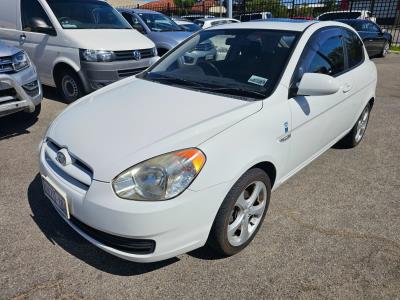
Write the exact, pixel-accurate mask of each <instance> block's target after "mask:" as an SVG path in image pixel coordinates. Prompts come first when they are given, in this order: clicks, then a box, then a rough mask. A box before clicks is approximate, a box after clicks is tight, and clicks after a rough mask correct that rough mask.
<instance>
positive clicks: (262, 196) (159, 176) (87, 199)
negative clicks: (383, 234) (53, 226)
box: [40, 22, 377, 262]
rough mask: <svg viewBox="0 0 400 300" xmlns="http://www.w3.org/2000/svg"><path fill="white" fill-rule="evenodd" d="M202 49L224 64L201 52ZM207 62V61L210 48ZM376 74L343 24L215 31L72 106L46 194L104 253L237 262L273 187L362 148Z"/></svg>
mask: <svg viewBox="0 0 400 300" xmlns="http://www.w3.org/2000/svg"><path fill="white" fill-rule="evenodd" d="M203 45H206V47H209V46H210V45H212V47H214V48H215V55H207V54H205V55H204V56H203V57H200V56H197V59H196V61H195V62H193V61H188V57H192V56H191V53H192V52H194V51H198V49H202V47H203ZM204 53H207V52H204ZM376 82H377V74H376V68H375V65H374V63H373V62H371V61H370V60H369V58H368V55H367V53H366V50H365V48H364V46H363V44H362V42H361V40H360V37H359V36H358V34H357V33H356V32H355V31H354V30H353V29H352V28H351V27H350V26H348V25H346V24H343V23H336V22H302V23H293V22H292V23H291V22H255V23H242V24H229V25H223V26H218V27H214V28H210V29H207V30H203V31H200V32H198V33H196V34H194V35H193V36H192V37H191V38H189V39H188V40H186V41H185V42H184V43H182V44H181V45H179V46H178V47H176V48H175V49H174V50H173V51H170V52H168V53H167V54H166V55H165V56H164V57H163V58H162V59H161V60H159V61H158V62H157V63H155V64H154V65H153V66H151V67H150V68H149V69H148V70H146V71H145V72H142V73H141V74H139V75H136V76H135V77H130V78H126V79H124V80H122V81H119V82H117V83H114V84H112V85H110V86H107V87H105V88H103V89H101V90H98V91H96V92H94V93H92V94H90V95H88V96H85V97H83V98H81V99H80V100H78V101H77V102H75V103H73V104H72V105H70V106H69V107H68V108H67V109H66V110H65V111H64V112H62V113H61V114H60V115H59V116H58V117H57V118H56V119H55V121H54V122H53V123H52V124H51V125H50V127H49V129H48V131H47V133H46V135H45V138H44V140H43V142H42V143H41V145H40V172H41V175H42V180H43V188H44V193H45V195H46V196H47V197H48V198H49V199H50V200H51V202H52V203H53V205H54V207H55V208H56V210H57V212H58V213H59V214H60V215H61V217H62V218H63V219H64V220H65V221H66V222H67V223H68V224H69V225H70V226H71V227H72V228H73V229H74V230H76V231H77V232H78V233H79V234H80V235H82V236H83V237H84V238H85V239H87V240H88V241H89V242H91V243H93V244H94V245H96V246H97V247H99V248H101V249H103V250H105V251H107V252H109V253H111V254H114V255H116V256H119V257H121V258H124V259H128V260H132V261H137V262H152V261H159V260H163V259H167V258H170V257H174V256H176V255H179V254H182V253H185V252H188V251H191V250H193V249H196V248H199V247H202V246H204V245H206V244H207V245H208V246H210V247H211V248H212V249H214V251H215V252H216V253H218V254H219V255H221V256H229V255H233V254H235V253H237V252H239V251H240V250H242V249H243V248H245V247H246V246H247V245H248V244H249V243H250V242H251V241H252V239H253V238H254V237H255V236H256V234H257V231H258V230H259V229H260V227H261V224H262V223H263V220H264V218H265V215H266V212H267V209H268V204H269V201H270V197H271V190H274V189H276V188H278V187H279V186H280V185H281V184H282V183H283V182H285V181H287V180H288V179H289V178H290V177H291V176H293V175H294V174H296V173H297V172H298V171H299V170H301V169H302V168H303V167H305V166H306V165H307V164H309V163H310V162H311V161H312V160H314V159H315V158H317V157H318V156H319V155H321V154H322V153H323V152H324V151H326V150H327V149H329V148H330V147H332V146H333V145H335V144H337V143H340V144H341V145H342V147H348V148H351V147H354V146H356V145H358V144H359V143H360V142H361V140H362V138H363V136H364V134H365V131H366V128H367V124H368V119H369V115H370V112H371V109H372V106H373V104H374V99H375V89H376Z"/></svg>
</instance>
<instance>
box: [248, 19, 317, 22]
mask: <svg viewBox="0 0 400 300" xmlns="http://www.w3.org/2000/svg"><path fill="white" fill-rule="evenodd" d="M313 21H314V20H307V19H289V18H269V19H257V20H250V22H287V23H304V22H313ZM315 21H316V20H315Z"/></svg>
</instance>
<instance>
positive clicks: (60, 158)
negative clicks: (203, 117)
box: [56, 151, 67, 166]
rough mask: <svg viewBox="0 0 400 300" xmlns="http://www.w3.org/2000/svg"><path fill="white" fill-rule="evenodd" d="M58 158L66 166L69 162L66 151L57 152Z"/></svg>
mask: <svg viewBox="0 0 400 300" xmlns="http://www.w3.org/2000/svg"><path fill="white" fill-rule="evenodd" d="M56 160H57V161H58V162H59V163H60V164H62V165H63V166H65V165H66V164H67V158H66V157H65V155H64V153H62V152H61V151H58V152H57V157H56Z"/></svg>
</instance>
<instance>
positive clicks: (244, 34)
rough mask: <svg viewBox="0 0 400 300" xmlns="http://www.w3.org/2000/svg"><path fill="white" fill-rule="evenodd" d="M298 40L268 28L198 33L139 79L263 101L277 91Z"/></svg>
mask: <svg viewBox="0 0 400 300" xmlns="http://www.w3.org/2000/svg"><path fill="white" fill-rule="evenodd" d="M297 36H298V33H297V32H291V31H278V30H264V29H225V30H222V29H215V30H206V31H200V32H198V33H197V34H194V35H193V37H192V38H190V39H189V40H188V41H186V42H185V43H183V44H181V45H180V46H178V48H176V49H175V50H174V51H172V52H171V53H170V54H169V55H167V56H165V57H164V58H163V59H161V60H160V61H159V62H158V63H157V64H155V65H154V66H153V67H150V69H149V70H148V71H147V72H145V73H144V74H143V75H142V76H141V78H144V79H147V80H151V81H156V82H159V83H163V84H167V85H175V86H179V87H183V88H189V89H195V90H200V91H205V92H210V93H214V94H225V95H231V96H234V97H239V98H240V99H243V98H244V99H245V100H254V99H264V98H266V97H268V96H269V95H270V94H271V93H272V91H273V90H274V88H275V86H276V84H277V82H278V80H279V78H280V75H281V73H282V71H283V69H284V67H285V65H286V62H287V60H288V58H289V56H290V54H291V52H292V50H293V48H294V44H295V42H296V40H297Z"/></svg>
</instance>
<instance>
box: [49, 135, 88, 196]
mask: <svg viewBox="0 0 400 300" xmlns="http://www.w3.org/2000/svg"><path fill="white" fill-rule="evenodd" d="M44 147H45V159H46V162H47V164H48V165H49V167H50V168H51V169H52V170H53V171H54V172H55V173H57V174H58V175H59V176H60V177H62V178H63V179H65V180H66V181H67V182H69V183H70V184H72V185H74V186H77V187H79V188H80V189H82V190H84V191H87V190H88V188H89V186H90V185H91V183H92V179H93V171H92V169H91V168H89V167H88V166H87V165H86V164H85V163H84V162H82V161H81V160H79V159H78V158H76V157H75V156H73V154H72V153H69V154H70V156H71V158H72V164H71V165H67V166H65V167H61V166H60V165H59V164H58V163H56V157H57V152H58V151H59V150H61V149H62V148H61V147H60V146H59V145H57V144H56V143H55V142H53V141H51V140H47V141H46V143H45V144H44Z"/></svg>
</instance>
